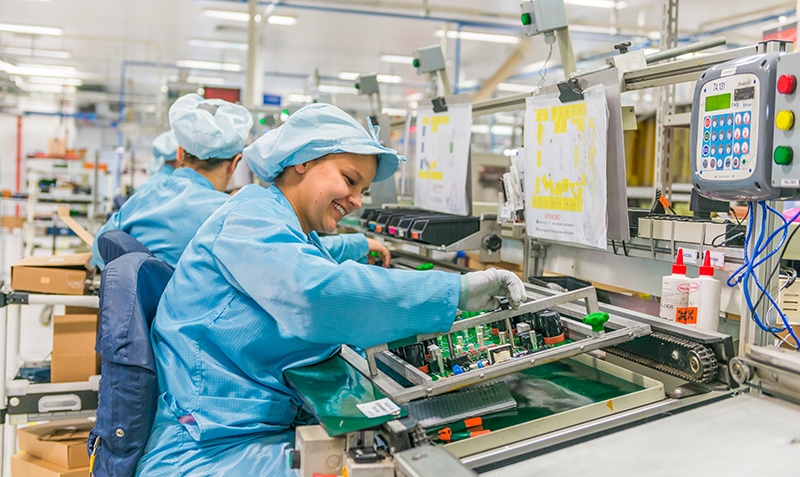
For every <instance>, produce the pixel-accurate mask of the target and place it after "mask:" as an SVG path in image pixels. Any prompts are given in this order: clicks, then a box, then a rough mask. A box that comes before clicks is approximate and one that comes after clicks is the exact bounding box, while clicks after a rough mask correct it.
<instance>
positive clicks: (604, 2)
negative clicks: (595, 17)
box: [564, 0, 628, 28]
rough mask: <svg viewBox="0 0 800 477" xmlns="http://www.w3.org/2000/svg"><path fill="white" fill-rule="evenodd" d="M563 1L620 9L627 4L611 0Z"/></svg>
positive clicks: (584, 5) (569, 3)
mask: <svg viewBox="0 0 800 477" xmlns="http://www.w3.org/2000/svg"><path fill="white" fill-rule="evenodd" d="M564 3H566V4H567V5H579V6H581V7H597V8H608V9H612V8H616V9H617V10H622V9H623V8H625V7H627V6H628V4H627V3H626V2H615V1H613V0H564ZM570 28H571V27H570Z"/></svg>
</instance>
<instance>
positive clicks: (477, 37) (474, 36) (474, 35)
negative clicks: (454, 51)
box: [435, 30, 519, 45]
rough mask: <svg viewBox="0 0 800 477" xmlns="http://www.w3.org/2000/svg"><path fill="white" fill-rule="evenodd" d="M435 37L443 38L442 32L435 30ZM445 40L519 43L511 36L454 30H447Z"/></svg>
mask: <svg viewBox="0 0 800 477" xmlns="http://www.w3.org/2000/svg"><path fill="white" fill-rule="evenodd" d="M435 35H436V36H438V37H439V38H442V37H443V36H444V30H436V32H435ZM447 38H452V39H456V38H460V39H462V40H474V41H488V42H491V43H510V44H512V45H516V44H517V43H519V37H516V36H511V35H496V34H493V33H478V32H474V31H460V32H459V31H455V30H448V31H447Z"/></svg>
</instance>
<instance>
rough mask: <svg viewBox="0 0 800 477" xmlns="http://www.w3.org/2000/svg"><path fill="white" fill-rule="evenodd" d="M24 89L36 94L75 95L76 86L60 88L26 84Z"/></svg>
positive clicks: (49, 85)
mask: <svg viewBox="0 0 800 477" xmlns="http://www.w3.org/2000/svg"><path fill="white" fill-rule="evenodd" d="M23 89H25V90H26V91H29V92H36V93H57V94H60V93H74V92H75V87H74V86H59V85H56V84H26V85H25V86H23Z"/></svg>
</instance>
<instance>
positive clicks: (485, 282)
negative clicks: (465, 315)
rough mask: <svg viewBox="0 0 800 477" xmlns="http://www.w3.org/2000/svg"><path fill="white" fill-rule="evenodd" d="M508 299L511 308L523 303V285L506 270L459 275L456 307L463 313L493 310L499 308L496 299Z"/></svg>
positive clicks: (490, 270) (489, 270) (524, 297)
mask: <svg viewBox="0 0 800 477" xmlns="http://www.w3.org/2000/svg"><path fill="white" fill-rule="evenodd" d="M498 296H499V297H505V298H508V303H509V304H510V305H511V308H514V309H516V308H519V306H520V305H521V304H522V302H524V301H525V299H526V298H527V295H526V294H525V285H524V284H523V283H522V280H520V279H519V277H518V276H516V275H515V274H514V273H512V272H509V271H508V270H497V269H494V268H490V269H487V270H483V271H480V272H471V273H467V274H466V275H461V296H460V297H459V299H458V307H459V308H460V309H462V310H464V311H481V310H494V309H497V307H499V306H500V300H499V299H498V298H497V297H498Z"/></svg>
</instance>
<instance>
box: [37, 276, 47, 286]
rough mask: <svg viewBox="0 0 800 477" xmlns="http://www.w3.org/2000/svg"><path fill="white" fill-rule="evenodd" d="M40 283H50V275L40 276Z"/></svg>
mask: <svg viewBox="0 0 800 477" xmlns="http://www.w3.org/2000/svg"><path fill="white" fill-rule="evenodd" d="M39 283H41V284H42V285H48V284H49V283H50V277H40V278H39Z"/></svg>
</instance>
